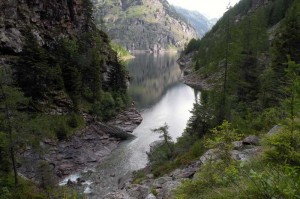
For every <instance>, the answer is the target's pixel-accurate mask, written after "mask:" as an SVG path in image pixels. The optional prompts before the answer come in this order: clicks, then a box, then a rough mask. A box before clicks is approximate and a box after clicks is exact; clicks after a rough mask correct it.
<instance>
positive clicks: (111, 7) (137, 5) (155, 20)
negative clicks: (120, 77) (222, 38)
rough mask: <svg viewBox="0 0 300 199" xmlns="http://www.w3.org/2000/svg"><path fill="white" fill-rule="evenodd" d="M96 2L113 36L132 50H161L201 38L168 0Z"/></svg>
mask: <svg viewBox="0 0 300 199" xmlns="http://www.w3.org/2000/svg"><path fill="white" fill-rule="evenodd" d="M93 2H94V4H95V5H96V7H97V9H96V13H95V15H96V19H99V20H100V21H101V20H102V21H104V23H105V26H106V27H105V29H106V30H107V31H108V33H109V35H110V36H111V37H112V38H113V40H114V41H115V42H117V43H119V44H121V45H123V46H124V47H126V48H127V49H128V50H131V51H132V50H146V51H151V52H161V51H163V50H167V49H169V48H173V47H176V48H183V47H184V45H185V44H186V43H187V42H188V41H189V40H190V39H192V38H197V34H196V31H195V29H194V28H193V27H192V26H191V25H189V24H188V23H187V22H186V20H185V19H184V18H183V17H181V16H180V15H178V14H177V13H176V11H175V9H174V8H173V7H172V6H171V5H170V4H169V3H168V2H167V1H166V0H121V1H119V0H108V1H105V2H103V1H101V0H93ZM100 26H101V25H100ZM102 26H103V25H102ZM102 28H104V27H102Z"/></svg>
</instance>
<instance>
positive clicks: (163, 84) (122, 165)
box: [73, 54, 198, 199]
mask: <svg viewBox="0 0 300 199" xmlns="http://www.w3.org/2000/svg"><path fill="white" fill-rule="evenodd" d="M135 57H136V58H135V59H133V60H131V61H130V62H129V63H128V66H127V68H128V71H129V73H130V76H131V82H130V85H129V94H130V96H131V97H132V99H133V100H134V102H135V105H136V107H137V108H138V109H139V110H140V112H141V115H142V117H143V122H142V123H141V124H140V126H138V127H137V128H136V129H135V130H134V132H133V135H134V136H135V138H134V139H132V140H127V141H124V142H122V143H121V144H120V145H119V147H118V148H117V149H116V150H114V151H113V152H112V153H111V155H109V156H108V157H107V158H106V159H105V160H104V161H103V163H102V164H100V165H99V166H97V167H96V168H93V169H91V170H92V171H89V170H88V169H87V170H86V171H84V172H83V173H82V174H80V175H74V176H73V177H74V178H76V177H78V176H80V177H81V178H82V179H83V180H85V183H84V186H83V188H84V190H83V191H84V192H85V193H86V194H87V197H88V198H90V199H96V198H101V197H103V196H104V195H106V194H107V193H108V192H110V191H113V190H116V189H117V188H118V179H119V178H120V177H122V176H124V175H126V174H127V173H128V172H132V171H135V170H138V169H141V168H143V167H145V166H146V164H147V154H146V152H147V151H149V145H150V144H151V143H152V142H154V141H156V140H159V139H160V138H159V135H158V134H156V133H153V132H152V131H151V129H154V128H158V127H160V126H162V125H164V123H167V124H168V125H169V133H170V135H171V136H172V139H173V140H174V141H176V138H178V137H179V136H181V134H182V132H183V131H184V129H185V127H186V123H187V121H188V119H189V117H190V116H191V113H190V110H191V109H192V107H193V103H194V102H195V100H197V98H198V93H197V92H196V91H194V90H193V89H192V88H190V87H189V86H186V85H185V84H183V83H181V82H179V80H180V78H181V76H182V71H181V69H180V67H179V65H178V64H177V63H176V60H177V58H178V55H177V54H163V55H153V54H137V55H135Z"/></svg>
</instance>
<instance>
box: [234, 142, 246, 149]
mask: <svg viewBox="0 0 300 199" xmlns="http://www.w3.org/2000/svg"><path fill="white" fill-rule="evenodd" d="M232 145H233V149H234V150H240V149H242V148H243V147H244V145H243V141H235V142H232Z"/></svg>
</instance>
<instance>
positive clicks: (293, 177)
mask: <svg viewBox="0 0 300 199" xmlns="http://www.w3.org/2000/svg"><path fill="white" fill-rule="evenodd" d="M299 138H300V134H299V133H298V132H297V133H295V134H294V137H293V140H294V141H295V142H292V140H291V133H290V131H288V130H283V131H282V132H279V133H276V134H274V135H268V136H266V137H265V140H264V141H263V144H264V147H265V148H266V149H267V150H266V151H264V154H263V155H262V157H261V158H258V159H253V160H251V161H250V162H237V161H230V162H229V161H228V159H220V160H219V161H215V162H208V163H206V164H204V165H202V166H201V170H199V172H198V173H197V174H196V178H195V179H194V180H187V181H185V182H184V183H183V184H182V185H181V186H180V187H179V188H178V189H177V190H176V192H175V195H176V198H178V199H185V198H186V199H193V198H195V199H196V198H197V199H198V198H241V199H242V198H299V197H300V192H299V186H300V184H299V182H300V181H299V180H300V173H299V171H300V170H299ZM209 142H210V141H209ZM227 144H228V145H230V144H229V142H228V143H227ZM228 147H230V146H228Z"/></svg>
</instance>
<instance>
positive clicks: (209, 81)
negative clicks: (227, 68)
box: [177, 52, 223, 90]
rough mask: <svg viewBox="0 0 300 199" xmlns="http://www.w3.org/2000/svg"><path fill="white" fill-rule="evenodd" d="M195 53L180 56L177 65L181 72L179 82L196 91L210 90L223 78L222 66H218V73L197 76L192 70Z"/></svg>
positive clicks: (196, 72) (197, 73)
mask: <svg viewBox="0 0 300 199" xmlns="http://www.w3.org/2000/svg"><path fill="white" fill-rule="evenodd" d="M196 53H197V52H191V53H189V54H181V55H180V58H179V59H178V60H177V63H178V64H179V65H180V67H181V68H182V70H183V74H184V75H183V76H182V78H181V81H182V82H183V83H185V84H186V85H188V86H190V87H192V88H194V89H197V90H211V89H213V88H214V87H215V86H217V85H218V82H219V81H218V80H219V79H221V78H222V77H223V68H222V64H219V66H218V68H219V69H218V72H215V73H213V74H211V75H204V74H199V72H198V71H195V70H194V69H193V57H194V56H195V54H196Z"/></svg>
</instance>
